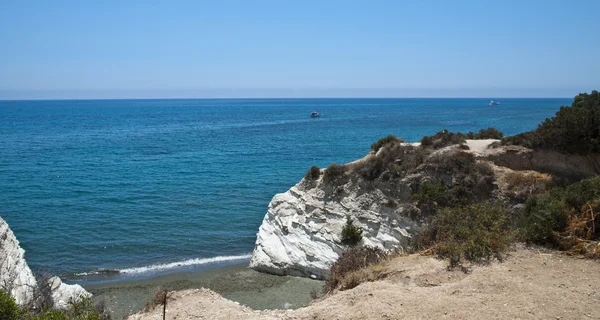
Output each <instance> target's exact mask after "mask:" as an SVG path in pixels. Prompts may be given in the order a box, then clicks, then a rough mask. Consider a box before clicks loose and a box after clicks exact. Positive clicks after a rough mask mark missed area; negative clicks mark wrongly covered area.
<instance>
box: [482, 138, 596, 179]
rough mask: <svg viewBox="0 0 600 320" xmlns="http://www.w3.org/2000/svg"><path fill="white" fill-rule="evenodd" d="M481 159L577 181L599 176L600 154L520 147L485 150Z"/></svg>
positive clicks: (516, 168)
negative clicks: (578, 153)
mask: <svg viewBox="0 0 600 320" xmlns="http://www.w3.org/2000/svg"><path fill="white" fill-rule="evenodd" d="M483 157H484V158H485V159H487V160H490V161H492V162H494V163H495V164H496V165H498V166H502V167H507V168H510V169H513V170H534V171H538V172H543V173H549V174H553V175H557V176H560V177H563V178H567V179H569V180H572V181H577V180H581V179H585V178H589V177H591V176H595V175H598V174H600V154H588V155H576V154H571V155H567V154H562V153H559V152H556V151H551V150H531V149H528V148H525V147H521V146H504V147H499V148H496V149H487V150H486V152H485V154H484V155H483Z"/></svg>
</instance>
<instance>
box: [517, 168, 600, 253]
mask: <svg viewBox="0 0 600 320" xmlns="http://www.w3.org/2000/svg"><path fill="white" fill-rule="evenodd" d="M598 198H600V177H593V178H589V179H585V180H581V181H579V182H577V183H574V184H572V185H569V186H568V187H566V188H560V187H555V188H553V189H552V190H550V192H548V193H547V194H544V195H539V196H535V195H534V196H531V197H529V199H527V201H526V202H525V205H524V206H523V208H522V209H521V212H520V216H519V219H518V229H519V235H520V236H521V238H522V240H524V241H527V242H533V243H538V244H552V245H560V239H558V238H557V234H559V233H563V232H565V230H566V229H567V227H568V225H569V221H570V220H573V219H578V218H579V216H580V214H577V213H578V212H579V213H581V208H582V207H583V206H584V205H585V204H586V203H588V202H589V201H591V200H595V199H598Z"/></svg>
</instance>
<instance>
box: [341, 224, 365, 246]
mask: <svg viewBox="0 0 600 320" xmlns="http://www.w3.org/2000/svg"><path fill="white" fill-rule="evenodd" d="M362 231H363V230H362V228H361V227H357V226H355V225H354V224H353V221H352V218H350V217H347V218H346V225H345V226H344V228H343V229H342V237H341V238H342V243H343V244H344V245H347V246H351V247H353V246H356V245H357V244H358V243H359V242H360V240H362Z"/></svg>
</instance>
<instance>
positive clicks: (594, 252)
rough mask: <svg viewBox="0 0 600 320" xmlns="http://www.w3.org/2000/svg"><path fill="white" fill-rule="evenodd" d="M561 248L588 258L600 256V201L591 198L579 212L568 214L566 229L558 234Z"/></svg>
mask: <svg viewBox="0 0 600 320" xmlns="http://www.w3.org/2000/svg"><path fill="white" fill-rule="evenodd" d="M557 236H558V237H559V244H560V247H561V249H563V250H568V251H569V252H571V253H574V254H580V255H583V256H585V257H588V258H593V259H598V258H600V242H599V241H598V240H600V203H598V201H597V200H592V201H589V202H588V203H586V204H585V205H584V206H583V207H582V208H581V212H580V213H577V212H575V211H572V212H571V213H570V214H569V222H568V226H567V230H565V232H563V233H561V234H558V235H557Z"/></svg>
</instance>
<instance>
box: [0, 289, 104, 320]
mask: <svg viewBox="0 0 600 320" xmlns="http://www.w3.org/2000/svg"><path fill="white" fill-rule="evenodd" d="M0 319H2V320H110V314H109V313H108V311H107V309H106V305H105V304H102V303H100V304H96V305H95V304H94V302H93V301H92V299H91V298H82V299H80V300H79V301H72V300H71V301H69V307H68V308H67V309H66V310H57V309H52V308H45V309H41V310H29V309H27V308H23V307H19V306H18V305H17V304H16V303H15V300H14V299H13V298H12V297H10V296H9V295H8V293H6V292H4V291H1V290H0Z"/></svg>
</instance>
